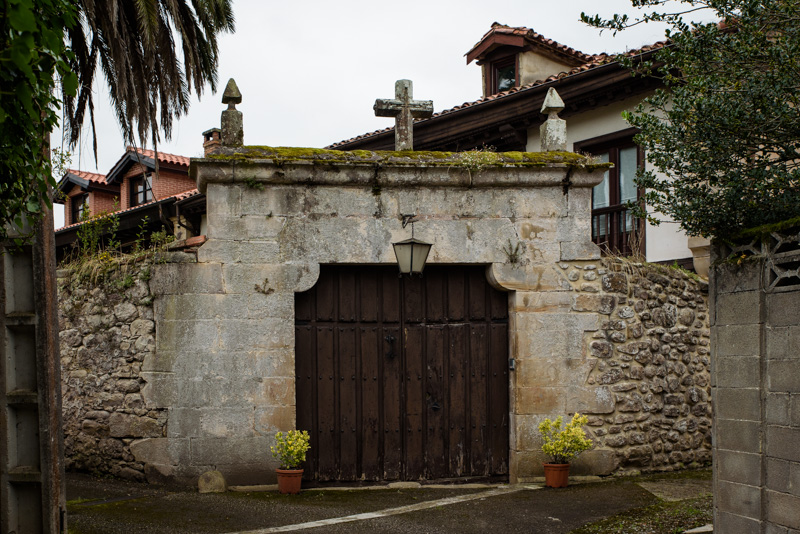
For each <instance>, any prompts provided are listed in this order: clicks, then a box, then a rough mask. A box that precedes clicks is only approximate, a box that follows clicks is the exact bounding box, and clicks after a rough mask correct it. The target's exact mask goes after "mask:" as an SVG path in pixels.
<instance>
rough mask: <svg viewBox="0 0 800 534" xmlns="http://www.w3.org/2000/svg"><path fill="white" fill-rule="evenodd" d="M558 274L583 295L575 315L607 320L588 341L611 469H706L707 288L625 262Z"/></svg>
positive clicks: (592, 424)
mask: <svg viewBox="0 0 800 534" xmlns="http://www.w3.org/2000/svg"><path fill="white" fill-rule="evenodd" d="M562 269H563V270H564V271H565V273H566V274H567V278H568V280H569V281H570V284H571V285H572V286H573V288H574V289H575V291H577V292H578V295H577V296H576V298H575V310H576V311H588V312H596V313H600V314H601V315H603V318H602V319H601V323H600V329H599V330H597V331H595V332H592V333H587V340H586V345H587V347H588V357H589V360H590V362H591V371H590V372H589V373H588V378H587V379H586V383H587V384H588V385H590V386H596V387H598V388H600V390H601V392H602V395H600V397H602V398H606V399H607V404H606V406H605V407H603V406H602V405H600V406H597V408H600V409H595V412H594V413H592V414H590V417H589V428H590V432H589V433H590V435H591V438H592V440H593V441H594V443H595V448H596V449H597V450H610V451H613V453H614V457H613V462H612V464H611V465H612V466H615V468H617V467H618V468H619V469H621V470H622V471H631V470H642V471H663V470H672V469H679V468H684V467H690V466H696V465H698V464H706V463H708V462H710V461H711V446H712V445H711V398H710V397H711V389H710V388H711V376H710V373H711V357H710V353H709V345H710V331H709V320H708V284H707V283H706V282H705V281H703V280H701V279H699V278H697V277H694V276H692V275H690V274H688V273H686V272H684V271H681V270H679V269H674V268H669V267H663V266H660V265H653V264H644V265H641V264H639V265H637V264H632V263H630V262H627V261H620V260H604V261H603V262H602V263H600V264H595V263H586V262H584V264H582V265H581V264H570V265H567V264H563V265H562ZM602 408H605V409H602Z"/></svg>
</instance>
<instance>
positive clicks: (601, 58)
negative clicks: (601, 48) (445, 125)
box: [325, 30, 669, 149]
mask: <svg viewBox="0 0 800 534" xmlns="http://www.w3.org/2000/svg"><path fill="white" fill-rule="evenodd" d="M490 31H491V30H490ZM537 35H538V34H537ZM553 42H554V43H555V41H553ZM556 44H557V43H556ZM668 44H669V41H659V42H657V43H653V44H651V45H646V46H643V47H641V48H637V49H635V50H629V51H627V52H623V53H621V54H596V55H594V56H587V57H589V58H591V60H590V61H587V62H586V63H584V64H582V65H579V66H577V67H574V68H572V69H570V70H568V71H564V72H559V73H557V74H553V75H552V76H548V77H547V78H545V79H543V80H537V81H535V82H531V83H529V84H526V85H523V86H520V87H512V88H511V89H509V90H508V91H503V92H501V93H495V94H493V95H489V96H484V97H481V98H479V99H478V100H475V101H472V102H464V103H463V104H461V105H460V106H455V107H452V108H450V109H445V110H442V111H439V112H438V113H434V114H433V115H432V116H431V117H429V118H426V119H415V120H414V124H418V123H424V122H426V121H431V120H435V119H436V118H437V117H442V116H445V115H450V114H451V113H455V112H457V111H459V110H462V109H465V108H471V107H474V106H479V105H481V104H486V103H488V102H493V101H496V100H500V99H503V98H506V97H508V96H511V95H514V94H516V93H521V92H525V91H528V90H531V89H535V88H537V87H541V86H542V85H546V84H549V83H552V82H555V81H558V80H561V79H563V78H567V77H569V76H575V75H578V74H581V73H583V72H585V71H588V70H592V69H595V68H598V67H602V66H603V65H608V64H611V63H615V62H616V61H617V59H616V58H617V57H619V56H637V55H641V54H644V53H645V52H650V51H654V50H659V49H661V48H664V47H665V46H667V45H668ZM559 46H563V45H559ZM570 50H572V49H570ZM578 53H580V54H582V52H578ZM391 131H394V126H389V127H387V128H383V129H380V130H375V131H374V132H369V133H365V134H361V135H358V136H356V137H352V138H350V139H346V140H344V141H338V142H336V143H332V144H330V145H328V146H326V147H325V148H327V149H336V148H338V147H340V146H342V145H345V144H347V143H351V142H353V141H360V140H362V139H367V138H370V137H373V136H376V135H379V134H383V133H386V132H391Z"/></svg>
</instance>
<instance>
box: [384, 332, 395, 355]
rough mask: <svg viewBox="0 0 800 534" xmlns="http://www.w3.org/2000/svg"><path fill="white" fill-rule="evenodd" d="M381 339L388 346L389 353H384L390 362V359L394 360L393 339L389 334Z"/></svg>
mask: <svg viewBox="0 0 800 534" xmlns="http://www.w3.org/2000/svg"><path fill="white" fill-rule="evenodd" d="M383 339H385V340H386V342H387V343H388V344H389V352H387V353H386V357H387V358H389V359H390V360H391V359H392V358H394V340H395V338H394V336H393V335H391V334H389V335H388V336H386V337H385V338H383Z"/></svg>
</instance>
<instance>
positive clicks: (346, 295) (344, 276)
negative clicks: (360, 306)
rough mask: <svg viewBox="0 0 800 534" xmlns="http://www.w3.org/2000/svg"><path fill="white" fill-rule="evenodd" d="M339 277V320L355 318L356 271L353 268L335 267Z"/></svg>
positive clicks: (345, 320)
mask: <svg viewBox="0 0 800 534" xmlns="http://www.w3.org/2000/svg"><path fill="white" fill-rule="evenodd" d="M337 271H338V278H339V287H338V288H337V290H338V296H339V299H338V300H339V321H341V322H345V323H352V322H355V320H356V273H355V271H354V270H353V269H337Z"/></svg>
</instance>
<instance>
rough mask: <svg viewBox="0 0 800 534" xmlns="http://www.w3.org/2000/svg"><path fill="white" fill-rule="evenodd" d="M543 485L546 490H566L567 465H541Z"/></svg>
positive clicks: (567, 481) (567, 478) (567, 482)
mask: <svg viewBox="0 0 800 534" xmlns="http://www.w3.org/2000/svg"><path fill="white" fill-rule="evenodd" d="M542 465H543V466H544V485H545V486H547V487H548V488H566V487H567V484H569V464H542Z"/></svg>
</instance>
